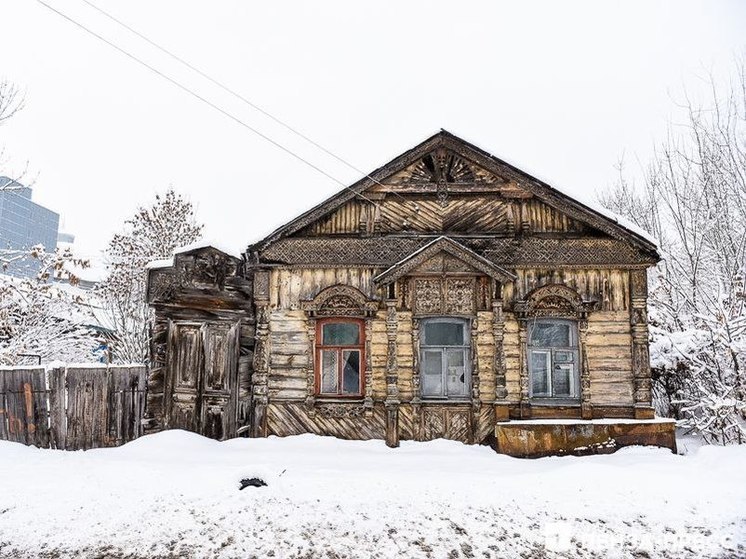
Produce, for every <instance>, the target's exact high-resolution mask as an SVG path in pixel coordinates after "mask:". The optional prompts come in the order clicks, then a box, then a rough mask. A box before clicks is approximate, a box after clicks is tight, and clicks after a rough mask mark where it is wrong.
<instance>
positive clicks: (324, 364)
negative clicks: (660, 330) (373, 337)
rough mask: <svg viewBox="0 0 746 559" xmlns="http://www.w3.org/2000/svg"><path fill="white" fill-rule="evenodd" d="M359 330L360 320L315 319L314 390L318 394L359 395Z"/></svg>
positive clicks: (361, 348)
mask: <svg viewBox="0 0 746 559" xmlns="http://www.w3.org/2000/svg"><path fill="white" fill-rule="evenodd" d="M363 333H364V323H363V321H362V320H355V319H326V320H322V321H319V325H318V332H317V333H316V390H317V392H318V394H319V395H321V396H341V397H344V396H360V395H362V393H363V364H364V363H365V359H364V355H363V353H364V351H365V350H364V348H365V343H364V340H363Z"/></svg>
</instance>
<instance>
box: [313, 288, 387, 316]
mask: <svg viewBox="0 0 746 559" xmlns="http://www.w3.org/2000/svg"><path fill="white" fill-rule="evenodd" d="M301 308H302V309H303V310H304V311H306V312H307V313H308V314H309V315H310V316H313V317H317V316H357V317H366V316H372V315H373V314H375V312H376V310H377V309H378V302H377V301H371V300H369V299H368V298H367V297H366V296H365V294H364V293H362V292H361V291H360V290H358V289H355V288H354V287H351V286H349V285H333V286H331V287H327V288H326V289H323V290H321V291H320V292H319V293H318V295H316V297H314V298H313V299H312V300H310V301H302V302H301Z"/></svg>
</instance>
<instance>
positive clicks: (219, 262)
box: [148, 247, 240, 302]
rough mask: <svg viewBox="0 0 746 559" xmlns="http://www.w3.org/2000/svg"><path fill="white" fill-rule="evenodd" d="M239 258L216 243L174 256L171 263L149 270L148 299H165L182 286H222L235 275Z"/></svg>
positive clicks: (182, 287) (181, 288)
mask: <svg viewBox="0 0 746 559" xmlns="http://www.w3.org/2000/svg"><path fill="white" fill-rule="evenodd" d="M239 264H240V260H239V259H238V258H236V257H235V256H231V255H229V254H226V253H224V252H222V251H220V250H218V249H215V248H213V247H203V248H199V249H194V250H190V251H188V252H184V253H179V254H176V255H175V256H174V263H173V265H172V266H167V267H164V268H156V269H153V270H151V271H150V273H149V278H148V300H149V301H151V302H152V301H156V300H159V301H166V300H169V299H171V298H173V297H174V296H175V295H176V293H177V292H178V291H179V290H184V289H192V288H195V287H202V286H210V287H213V286H214V287H217V288H218V289H219V290H221V291H222V289H223V288H224V287H225V281H226V279H228V278H230V277H234V276H236V274H237V273H238V268H239Z"/></svg>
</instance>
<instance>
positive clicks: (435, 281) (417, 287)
mask: <svg viewBox="0 0 746 559" xmlns="http://www.w3.org/2000/svg"><path fill="white" fill-rule="evenodd" d="M413 296H414V312H415V313H417V314H441V313H442V312H443V287H442V280H441V279H440V278H417V279H415V280H414V295H413Z"/></svg>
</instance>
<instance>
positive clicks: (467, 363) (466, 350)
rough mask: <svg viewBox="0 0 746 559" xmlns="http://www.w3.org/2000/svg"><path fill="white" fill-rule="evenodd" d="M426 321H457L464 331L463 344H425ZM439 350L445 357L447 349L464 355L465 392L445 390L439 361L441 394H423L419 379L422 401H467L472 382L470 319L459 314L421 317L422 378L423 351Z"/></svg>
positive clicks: (472, 364) (444, 376)
mask: <svg viewBox="0 0 746 559" xmlns="http://www.w3.org/2000/svg"><path fill="white" fill-rule="evenodd" d="M428 323H459V324H461V325H462V327H463V333H464V344H463V345H458V346H455V345H454V346H444V345H443V346H435V345H433V346H430V345H426V344H425V327H426V325H427V324H428ZM436 350H440V351H441V352H442V355H443V359H445V357H446V355H447V354H448V351H449V350H451V351H461V352H462V353H463V356H464V375H465V377H464V378H465V383H464V384H465V394H463V395H451V394H448V393H447V392H448V391H447V379H446V376H447V375H446V374H445V364H444V363H443V362H441V367H442V373H441V374H442V378H441V382H442V388H443V389H442V392H443V394H442V395H433V394H425V392H424V390H423V388H422V382H423V381H422V380H420V396H421V397H422V401H423V402H468V401H469V400H470V399H471V388H472V382H473V378H472V375H473V366H474V363H473V360H472V339H471V319H470V318H467V317H464V316H460V315H453V316H451V315H448V316H442V315H439V316H428V317H425V318H422V319H421V321H420V339H419V348H418V351H419V354H420V355H419V367H420V371H419V376H420V379H422V377H423V375H424V374H425V372H424V370H423V369H422V368H423V367H424V362H425V352H428V351H432V352H435V351H436Z"/></svg>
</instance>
